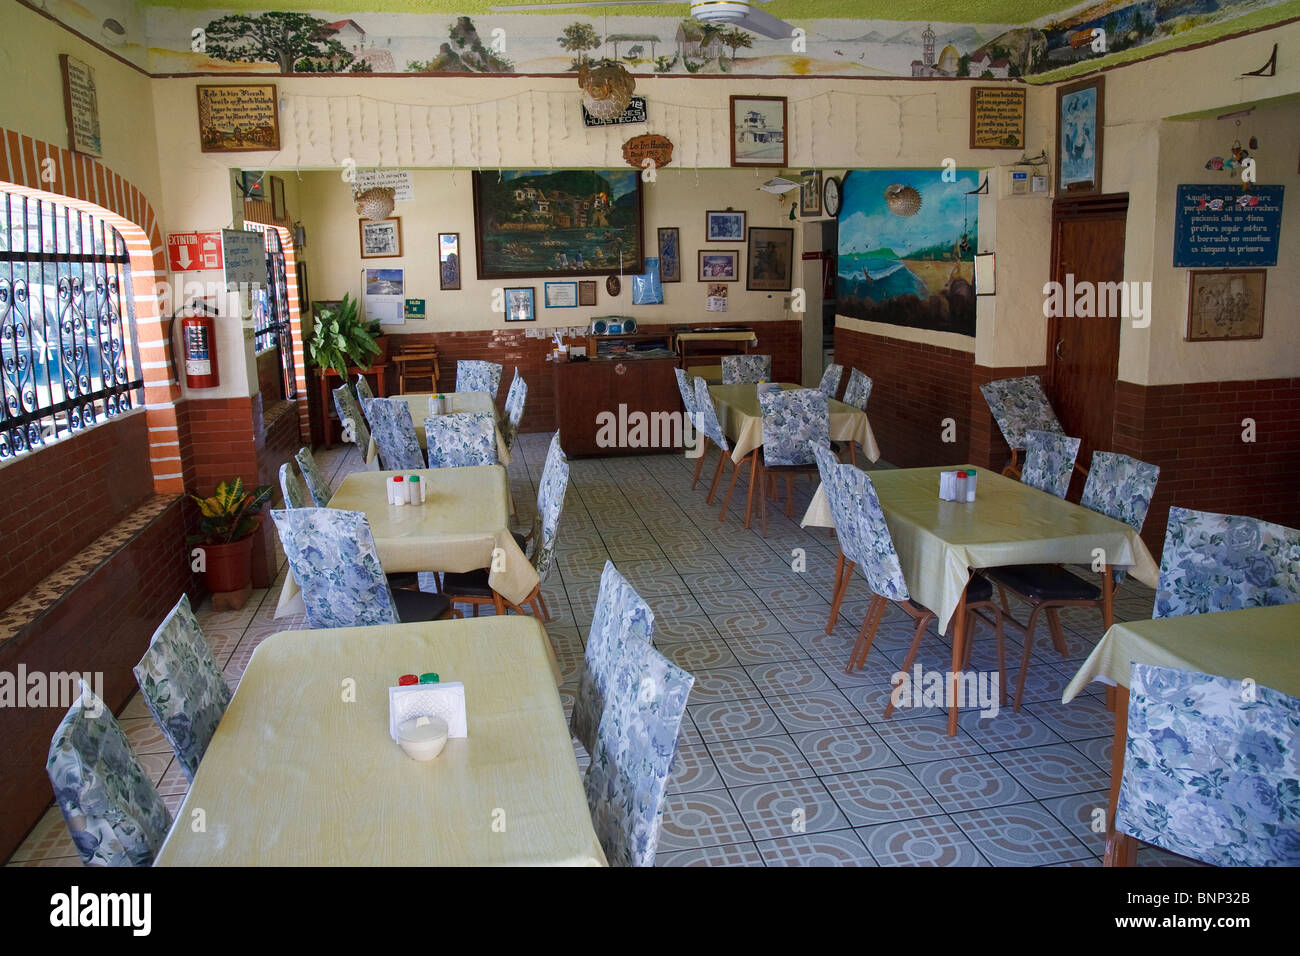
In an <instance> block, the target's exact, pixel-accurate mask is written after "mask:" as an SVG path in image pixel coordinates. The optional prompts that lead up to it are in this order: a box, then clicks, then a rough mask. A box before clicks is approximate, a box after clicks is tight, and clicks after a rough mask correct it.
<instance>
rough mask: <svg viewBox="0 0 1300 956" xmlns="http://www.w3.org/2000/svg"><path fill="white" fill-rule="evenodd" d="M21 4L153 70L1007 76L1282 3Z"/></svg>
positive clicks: (1189, 35) (1178, 34)
mask: <svg viewBox="0 0 1300 956" xmlns="http://www.w3.org/2000/svg"><path fill="white" fill-rule="evenodd" d="M21 2H24V3H27V4H28V5H29V6H33V7H38V8H39V9H41V10H43V11H45V12H46V13H48V14H49V15H51V16H53V17H55V18H56V19H58V20H61V21H62V22H64V23H66V24H67V25H68V26H70V27H72V28H73V29H74V30H76V31H77V32H78V33H81V34H82V35H83V36H85V37H87V38H88V39H90V40H93V41H94V42H96V43H98V44H100V45H101V46H104V47H106V48H108V49H111V50H112V51H113V52H115V53H117V54H118V55H120V56H123V57H125V58H126V59H129V60H131V61H132V62H134V63H135V64H136V65H137V66H140V67H141V68H143V69H145V70H147V71H148V72H150V73H155V74H159V73H232V72H238V73H246V72H265V73H280V74H289V73H294V74H298V73H440V74H448V73H456V74H465V73H563V72H567V71H569V70H574V69H576V68H577V64H578V63H579V61H581V60H582V59H583V58H589V59H592V58H609V59H614V60H618V61H620V62H621V63H623V64H624V65H625V66H626V67H627V68H628V69H629V70H630V71H632V72H634V73H643V74H649V73H667V74H686V73H702V74H721V73H737V74H750V75H763V76H787V75H789V76H924V77H975V78H983V79H1006V78H1013V77H1022V76H1023V77H1033V76H1035V75H1040V74H1047V73H1051V72H1053V71H1056V70H1059V69H1062V68H1065V67H1069V66H1072V65H1074V64H1076V63H1078V62H1080V61H1083V60H1092V59H1097V60H1101V61H1105V60H1106V59H1107V58H1108V57H1113V56H1114V55H1115V54H1118V53H1122V52H1123V51H1127V50H1133V49H1135V48H1140V47H1142V46H1145V45H1147V44H1149V43H1152V42H1155V41H1157V40H1165V39H1168V38H1171V37H1175V38H1177V42H1178V43H1184V42H1185V43H1189V44H1190V43H1196V42H1202V41H1204V40H1206V39H1210V38H1213V37H1214V36H1216V35H1220V34H1223V33H1226V32H1230V30H1231V21H1232V20H1233V19H1234V18H1236V17H1239V16H1241V15H1243V14H1246V13H1258V12H1259V11H1260V10H1263V9H1267V8H1270V7H1277V8H1278V13H1277V18H1276V19H1278V20H1282V19H1285V16H1286V14H1285V11H1284V7H1285V5H1286V2H1287V0H1137V2H1133V0H1103V2H1100V3H1097V2H1093V3H1085V4H1081V5H1079V6H1078V7H1076V8H1074V9H1073V10H1072V11H1071V12H1070V13H1069V14H1068V15H1057V16H1054V17H1047V18H1044V19H1042V20H1041V21H1038V22H1036V23H1034V24H1032V25H1029V26H1021V25H1016V24H1001V25H999V24H989V23H976V24H966V23H925V22H909V21H898V20H869V21H864V20H856V19H848V17H851V16H852V15H853V13H854V10H853V4H852V2H851V0H843V3H842V4H841V6H842V7H843V12H844V18H818V19H807V18H805V17H802V16H800V12H801V3H800V2H797V0H772V2H770V3H765V4H764V5H763V10H764V11H765V12H767V13H770V14H772V15H773V16H776V17H780V18H783V19H784V20H785V21H786V22H788V23H790V24H791V26H792V28H798V29H799V30H800V31H802V33H801V34H800V35H796V36H793V37H786V38H780V39H772V38H769V37H765V36H761V35H759V34H757V33H754V32H750V31H747V30H745V29H743V28H741V27H736V26H722V25H718V24H707V23H701V22H699V21H696V20H692V19H683V18H682V16H681V13H682V11H681V10H680V9H677V8H676V7H675V6H674V5H672V4H666V5H664V7H663V9H664V11H665V14H666V15H665V16H661V17H645V16H618V15H611V16H599V15H598V16H590V15H588V12H587V10H584V9H581V8H579V9H573V10H554V9H549V10H546V11H545V12H544V13H528V14H520V13H494V12H492V6H493V4H492V3H490V2H488V0H465V2H464V3H463V4H458V6H461V7H463V8H464V10H463V12H461V13H457V14H447V15H443V14H437V13H423V14H415V13H348V12H344V11H346V7H347V4H346V0H344V2H341V3H332V2H330V0H325V3H324V4H323V5H324V6H329V7H332V8H333V9H332V10H296V11H294V12H284V11H276V10H270V11H254V12H245V11H228V10H222V9H221V7H220V0H213V3H212V7H213V9H211V10H198V9H194V6H195V4H194V3H192V2H190V3H188V4H187V5H186V6H178V7H169V6H166V5H162V4H160V5H154V4H153V3H150V4H149V5H145V4H137V3H136V2H135V0H21ZM681 7H682V8H683V9H684V8H685V7H686V3H685V2H684V0H683V3H682V4H681ZM822 8H824V7H822ZM612 9H613V10H614V11H617V10H618V8H617V7H615V8H612ZM1255 25H1258V24H1255ZM1098 31H1104V32H1105V41H1104V42H1103V43H1098V42H1097V35H1098ZM1102 65H1105V63H1104V62H1099V63H1098V66H1102Z"/></svg>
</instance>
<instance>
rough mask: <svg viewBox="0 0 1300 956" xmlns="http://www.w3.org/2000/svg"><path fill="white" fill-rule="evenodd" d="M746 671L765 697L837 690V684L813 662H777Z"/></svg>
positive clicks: (753, 667) (754, 666) (755, 666)
mask: <svg viewBox="0 0 1300 956" xmlns="http://www.w3.org/2000/svg"><path fill="white" fill-rule="evenodd" d="M745 670H746V671H747V672H748V674H749V676H750V678H751V679H752V680H753V681H754V684H755V686H757V687H758V689H759V690H760V691H762V692H763V696H765V697H785V696H789V695H790V694H806V693H810V692H813V691H833V690H835V684H834V683H832V681H831V679H830V678H829V677H827V676H826V674H825V672H824V671H822V669H821V668H820V667H818V666H817V665H816V664H815V663H813V662H812V661H776V662H774V663H771V664H755V665H753V666H752V667H747V668H745Z"/></svg>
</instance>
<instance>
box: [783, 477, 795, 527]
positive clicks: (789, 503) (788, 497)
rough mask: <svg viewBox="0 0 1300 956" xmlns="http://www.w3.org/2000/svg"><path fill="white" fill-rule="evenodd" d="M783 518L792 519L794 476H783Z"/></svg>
mask: <svg viewBox="0 0 1300 956" xmlns="http://www.w3.org/2000/svg"><path fill="white" fill-rule="evenodd" d="M785 516H786V517H787V518H793V517H794V475H786V476H785Z"/></svg>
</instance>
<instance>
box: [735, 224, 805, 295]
mask: <svg viewBox="0 0 1300 956" xmlns="http://www.w3.org/2000/svg"><path fill="white" fill-rule="evenodd" d="M793 277H794V230H793V229H771V228H768V227H766V226H751V227H750V229H749V257H748V268H747V269H746V272H745V288H746V289H752V290H755V291H760V292H789V291H790V286H791V280H792V279H793Z"/></svg>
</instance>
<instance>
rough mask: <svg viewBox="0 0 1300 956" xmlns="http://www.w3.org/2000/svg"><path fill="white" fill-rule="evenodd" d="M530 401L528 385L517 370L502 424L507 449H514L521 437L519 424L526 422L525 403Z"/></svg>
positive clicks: (507, 394) (507, 393)
mask: <svg viewBox="0 0 1300 956" xmlns="http://www.w3.org/2000/svg"><path fill="white" fill-rule="evenodd" d="M527 400H528V383H527V382H525V381H524V379H523V376H522V375H520V374H519V369H515V377H514V378H512V379H511V380H510V391H508V392H506V417H505V420H504V421H503V422H502V423H501V437H502V438H503V439H504V440H505V443H506V448H513V447H514V445H515V439H516V438H517V437H519V423H520V422H522V421H523V420H524V403H525V402H526V401H527Z"/></svg>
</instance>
